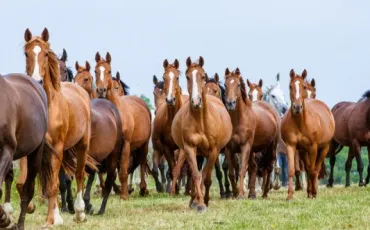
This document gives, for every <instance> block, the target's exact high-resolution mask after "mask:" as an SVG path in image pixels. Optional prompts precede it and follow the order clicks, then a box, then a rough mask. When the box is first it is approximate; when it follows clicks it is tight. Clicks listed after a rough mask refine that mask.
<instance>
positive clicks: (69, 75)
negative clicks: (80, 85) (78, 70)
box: [67, 67, 73, 82]
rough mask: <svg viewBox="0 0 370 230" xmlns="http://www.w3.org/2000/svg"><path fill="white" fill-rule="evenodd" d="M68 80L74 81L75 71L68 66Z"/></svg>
mask: <svg viewBox="0 0 370 230" xmlns="http://www.w3.org/2000/svg"><path fill="white" fill-rule="evenodd" d="M67 81H69V82H72V81H73V72H72V69H71V68H70V67H67Z"/></svg>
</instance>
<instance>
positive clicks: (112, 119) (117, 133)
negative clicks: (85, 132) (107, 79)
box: [74, 61, 123, 214]
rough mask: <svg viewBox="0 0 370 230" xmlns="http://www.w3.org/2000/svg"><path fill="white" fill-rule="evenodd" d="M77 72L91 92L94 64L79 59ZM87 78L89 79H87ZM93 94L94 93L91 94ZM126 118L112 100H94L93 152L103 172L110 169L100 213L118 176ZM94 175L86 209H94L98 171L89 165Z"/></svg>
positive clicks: (92, 117) (87, 195) (91, 143)
mask: <svg viewBox="0 0 370 230" xmlns="http://www.w3.org/2000/svg"><path fill="white" fill-rule="evenodd" d="M76 70H77V74H76V76H75V78H74V81H75V83H77V84H78V85H81V86H85V87H86V88H85V90H86V91H87V92H88V93H89V94H90V95H91V94H92V91H91V88H92V87H91V86H90V87H88V85H86V84H85V83H86V82H89V83H90V84H92V79H93V77H92V76H91V74H90V64H89V63H88V62H87V61H86V67H85V68H84V67H82V66H80V65H79V64H78V62H76ZM86 79H88V80H87V81H86ZM90 97H91V96H90ZM121 127H122V122H121V118H120V116H119V112H118V110H117V108H116V107H115V106H114V104H112V102H110V101H108V100H105V99H98V98H96V99H93V100H91V140H90V149H89V155H90V156H91V157H92V158H93V159H94V160H95V161H96V162H98V163H99V164H100V165H99V173H105V172H106V173H107V178H106V180H105V186H103V203H102V205H101V208H100V210H99V212H98V214H103V213H104V211H105V206H106V204H107V200H108V196H109V194H110V192H111V190H112V186H113V183H114V179H115V172H116V169H117V166H118V164H117V163H118V161H119V159H120V157H121V148H122V141H123V135H122V129H121ZM89 171H90V175H89V179H88V182H87V186H86V191H85V194H84V201H85V205H86V208H85V211H86V212H88V213H92V212H93V207H92V205H91V204H90V191H91V186H92V183H93V181H94V178H95V171H93V170H91V169H89Z"/></svg>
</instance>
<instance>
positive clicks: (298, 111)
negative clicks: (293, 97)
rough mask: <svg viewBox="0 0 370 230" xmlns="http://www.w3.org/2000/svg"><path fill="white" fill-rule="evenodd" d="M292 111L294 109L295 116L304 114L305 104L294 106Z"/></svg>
mask: <svg viewBox="0 0 370 230" xmlns="http://www.w3.org/2000/svg"><path fill="white" fill-rule="evenodd" d="M292 109H293V112H294V113H295V114H299V113H302V111H303V104H302V103H299V104H293V106H292Z"/></svg>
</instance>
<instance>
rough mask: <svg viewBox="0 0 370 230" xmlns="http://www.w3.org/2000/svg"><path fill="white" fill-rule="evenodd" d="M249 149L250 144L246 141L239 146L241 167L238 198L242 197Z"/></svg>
mask: <svg viewBox="0 0 370 230" xmlns="http://www.w3.org/2000/svg"><path fill="white" fill-rule="evenodd" d="M250 151H251V144H250V143H246V144H245V145H243V146H241V153H240V155H241V169H240V172H239V178H240V180H239V195H238V199H244V189H243V188H244V177H245V173H246V172H247V170H248V164H249V163H248V162H249V158H250Z"/></svg>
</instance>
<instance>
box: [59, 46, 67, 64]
mask: <svg viewBox="0 0 370 230" xmlns="http://www.w3.org/2000/svg"><path fill="white" fill-rule="evenodd" d="M67 58H68V55H67V51H66V50H65V49H63V54H62V57H61V58H60V60H62V61H63V62H66V61H67Z"/></svg>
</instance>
